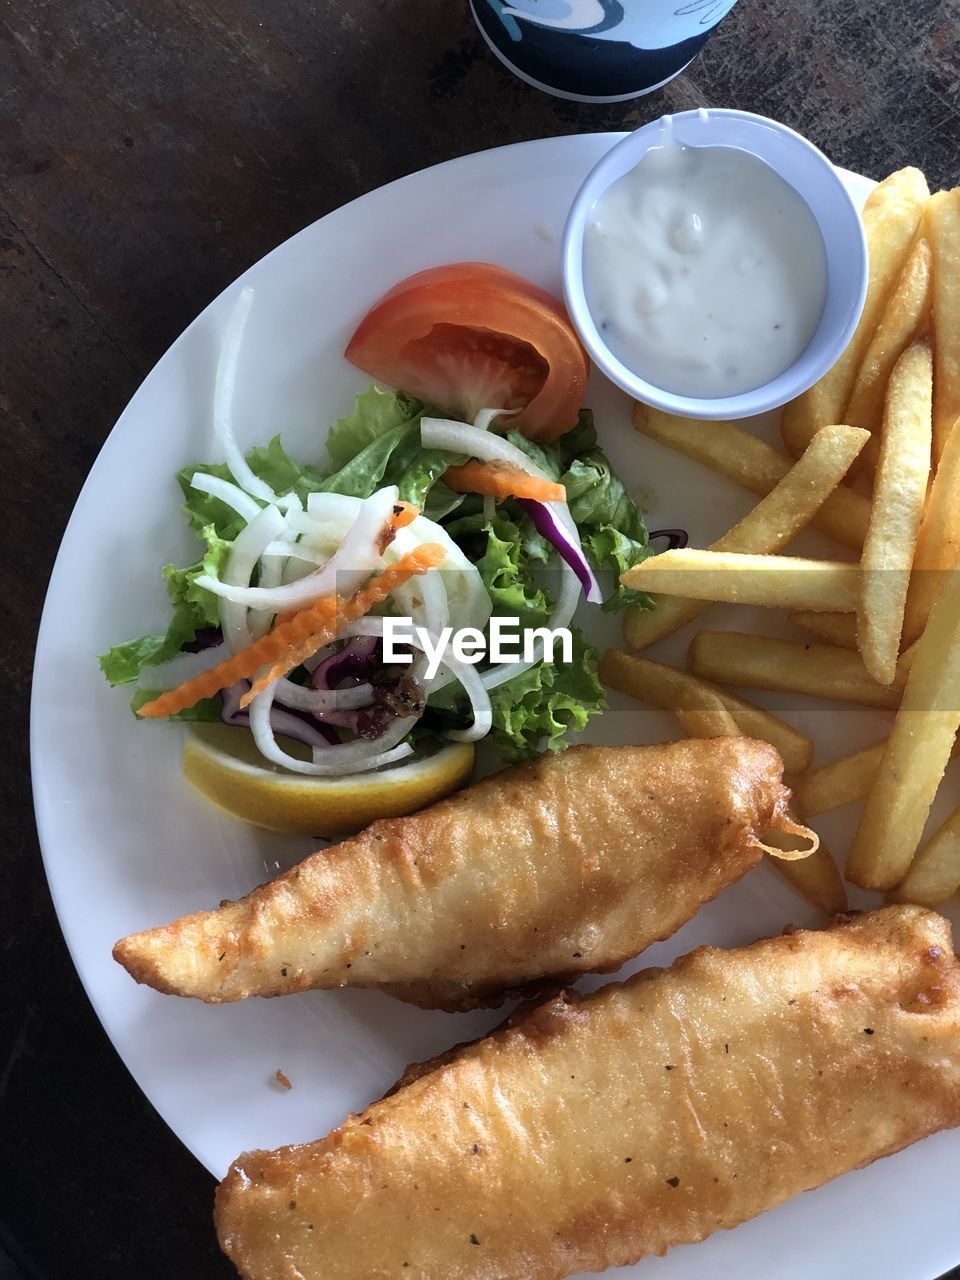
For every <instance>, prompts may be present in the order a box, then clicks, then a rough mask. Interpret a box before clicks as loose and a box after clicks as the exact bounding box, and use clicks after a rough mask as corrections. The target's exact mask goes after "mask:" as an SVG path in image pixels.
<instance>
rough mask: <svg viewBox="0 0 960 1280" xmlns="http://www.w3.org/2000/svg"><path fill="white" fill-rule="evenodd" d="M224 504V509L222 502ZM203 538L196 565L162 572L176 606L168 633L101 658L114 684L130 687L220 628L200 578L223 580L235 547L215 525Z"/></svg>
mask: <svg viewBox="0 0 960 1280" xmlns="http://www.w3.org/2000/svg"><path fill="white" fill-rule="evenodd" d="M197 496H198V497H205V496H206V495H204V494H198V495H197ZM220 505H221V506H223V504H222V503H221V504H220ZM201 536H202V537H203V540H204V542H205V543H206V549H205V550H204V553H203V555H202V557H201V558H200V559H199V560H198V561H196V563H194V564H191V565H189V566H188V567H187V568H186V569H178V568H177V566H176V565H173V564H168V565H166V566H165V567H164V569H163V571H162V573H163V581H164V586H165V587H166V589H167V595H168V596H169V597H170V603H171V604H172V605H173V617H172V618H171V619H170V622H169V623H168V624H167V629H166V631H164V632H161V633H159V634H156V635H146V636H140V637H139V638H137V639H135V640H126V641H124V643H123V644H118V645H114V646H113V648H112V649H109V650H108V651H107V652H106V653H103V654H101V655H100V670H101V671H102V672H103V674H104V675H105V676H106V678H107V680H108V682H109V683H110V684H111V685H118V684H130V683H131V682H132V681H134V680H137V679H138V678H139V676H140V673H141V672H142V671H143V670H144V668H145V667H156V666H159V665H160V664H161V663H164V662H169V661H170V660H171V659H172V658H175V657H176V656H177V654H178V653H179V652H180V650H181V648H182V647H183V646H184V645H185V644H188V643H189V642H190V641H191V640H193V638H194V637H195V636H196V634H197V632H198V631H199V630H200V629H201V628H202V627H210V626H216V625H217V624H218V623H219V621H220V609H219V604H218V601H217V597H216V596H215V595H214V594H213V592H212V591H208V590H207V589H206V588H205V587H198V586H197V583H196V579H197V578H198V577H199V575H200V574H201V573H206V574H209V575H210V576H211V577H213V578H219V576H220V570H221V568H222V567H223V563H224V561H225V559H226V556H227V553H228V552H229V550H230V547H231V545H232V544H231V543H230V542H229V541H227V540H226V539H225V538H221V537H220V536H219V535H218V534H217V530H216V525H213V524H208V525H205V526H204V527H203V529H202V530H201ZM141 705H142V704H141Z"/></svg>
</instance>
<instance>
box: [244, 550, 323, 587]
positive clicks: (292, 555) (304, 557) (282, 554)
mask: <svg viewBox="0 0 960 1280" xmlns="http://www.w3.org/2000/svg"><path fill="white" fill-rule="evenodd" d="M263 555H264V558H265V559H266V558H268V557H269V558H270V559H274V558H278V559H281V560H284V559H292V560H301V561H303V562H304V570H305V571H309V568H310V565H318V564H326V563H327V561H328V560H329V559H330V556H329V554H328V555H324V553H323V552H322V551H317V550H315V549H314V548H313V547H311V546H309V545H308V544H307V543H305V542H283V541H282V540H281V541H278V542H271V543H270V545H269V547H264V549H263ZM286 568H287V566H286V565H285V564H284V565H282V566H281V570H280V580H281V581H283V580H284V579H285V576H286ZM260 585H261V586H263V574H262V573H261V575H260Z"/></svg>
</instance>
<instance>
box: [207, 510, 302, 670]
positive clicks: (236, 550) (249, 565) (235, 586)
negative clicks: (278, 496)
mask: <svg viewBox="0 0 960 1280" xmlns="http://www.w3.org/2000/svg"><path fill="white" fill-rule="evenodd" d="M283 527H284V517H283V516H282V515H281V513H280V512H279V511H278V510H277V508H276V507H273V506H270V507H263V508H262V510H260V511H258V512H257V514H256V515H255V516H254V518H253V519H252V520H251V521H250V523H249V524H246V525H244V526H243V528H242V529H241V530H240V532H239V533H238V534H237V537H236V540H235V541H234V544H233V546H232V547H231V548H230V554H229V556H228V557H227V563H226V566H225V567H224V572H223V579H224V580H223V582H222V583H221V582H219V581H218V580H217V579H216V578H211V577H210V576H209V575H208V574H200V575H199V576H198V577H197V579H196V582H197V585H198V586H201V587H207V588H210V589H212V588H213V587H214V586H215V587H217V588H224V589H226V590H243V589H247V590H249V589H250V588H249V582H250V577H251V575H252V574H253V569H254V566H255V565H256V563H257V561H258V560H259V559H260V557H261V555H262V554H263V552H264V550H265V548H266V547H268V546H269V545H270V543H271V542H273V540H274V539H275V538H277V537H279V535H280V533H281V532H282V530H283ZM216 594H217V595H220V596H222V595H223V591H222V590H219V589H218V591H217V592H216ZM251 622H253V623H256V620H255V619H248V616H247V610H246V607H245V606H244V605H242V604H238V603H235V602H231V601H230V600H226V599H221V601H220V626H221V628H222V629H223V638H224V640H225V641H226V642H227V645H228V647H229V649H230V651H231V653H236V652H237V650H238V649H245V648H246V646H247V645H248V644H250V643H251V642H252V640H253V634H252V631H251Z"/></svg>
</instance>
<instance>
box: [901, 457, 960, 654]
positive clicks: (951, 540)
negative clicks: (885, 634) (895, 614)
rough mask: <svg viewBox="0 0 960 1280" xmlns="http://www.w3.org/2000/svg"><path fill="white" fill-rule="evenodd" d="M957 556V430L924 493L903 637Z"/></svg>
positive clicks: (922, 617) (923, 618) (924, 613)
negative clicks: (926, 492)
mask: <svg viewBox="0 0 960 1280" xmlns="http://www.w3.org/2000/svg"><path fill="white" fill-rule="evenodd" d="M958 560H960V431H953V432H951V433H950V434H949V435H948V437H947V443H946V444H945V445H944V449H943V453H942V454H941V456H940V465H939V466H938V467H937V470H936V474H935V475H934V477H933V484H931V486H930V492H929V493H928V495H927V505H926V508H925V509H924V513H923V521H922V523H921V525H920V536H919V538H918V539H917V550H916V553H915V554H914V557H913V572H912V573H911V575H910V590H909V591H908V593H907V607H906V611H905V613H904V617H903V640H904V641H905V642H906V643H910V642H911V641H913V640H915V639H916V638H917V636H919V635H920V633H921V632H922V631H923V629H924V627H925V626H926V625H927V619H928V618H929V617H930V610H931V609H932V608H933V603H934V601H935V600H936V598H937V596H938V595H939V594H940V590H941V588H942V587H943V584H944V581H945V574H946V572H947V571H948V570H950V569H952V568H953V567H954V565H956V564H957V561H958Z"/></svg>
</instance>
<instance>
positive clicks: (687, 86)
mask: <svg viewBox="0 0 960 1280" xmlns="http://www.w3.org/2000/svg"><path fill="white" fill-rule="evenodd" d="M958 23H960V8H958V4H957V3H956V0H952V2H949V3H947V2H945V3H935V2H934V0H911V3H910V4H909V5H906V4H900V3H896V2H895V0H873V3H868V2H867V0H817V3H815V4H814V3H810V0H741V2H740V4H739V5H738V6H737V8H736V9H735V10H734V12H733V14H732V15H731V16H730V18H729V19H728V20H727V21H726V23H725V24H724V26H723V27H722V28H721V30H720V31H719V32H718V34H717V35H716V36H715V37H714V39H713V41H712V42H711V43H710V44H709V45H708V46H707V48H706V50H705V52H704V53H703V54H702V55H701V57H700V58H698V59H697V60H696V61H695V62H694V63H693V64H692V66H691V67H690V68H689V69H688V70H687V72H686V73H685V74H684V75H682V76H681V77H680V78H679V79H677V80H675V81H674V82H673V83H672V84H671V85H669V86H668V87H667V88H666V89H665V90H663V91H662V92H660V93H657V94H655V95H654V96H653V97H651V98H648V99H640V100H638V101H636V102H634V103H626V104H622V105H618V106H609V107H591V106H581V105H577V104H574V103H568V102H561V101H557V100H554V99H551V98H548V97H546V96H544V95H542V94H540V93H538V92H537V91H535V90H533V89H529V88H527V87H526V86H525V85H523V84H522V83H520V82H519V81H518V80H516V79H514V78H512V77H511V75H510V74H509V73H508V72H507V71H505V70H504V69H503V68H502V67H501V66H500V65H499V64H498V63H497V62H495V60H494V59H493V57H492V56H491V55H490V54H489V53H488V52H487V50H486V48H485V47H484V46H483V44H482V42H481V40H480V38H479V36H478V35H477V33H476V31H475V30H474V28H473V26H472V24H471V21H470V19H469V17H468V14H467V5H466V0H446V3H437V2H436V0H352V2H351V0H229V2H228V0H149V3H139V4H138V3H133V2H132V0H66V2H64V0H5V3H4V4H3V6H2V9H0V50H2V52H0V111H2V126H0V153H2V159H0V364H2V374H0V413H2V415H3V433H2V446H0V447H2V455H0V457H2V463H0V474H2V483H3V503H2V506H0V519H2V522H3V526H4V534H3V537H4V555H3V557H2V568H0V572H2V575H3V586H2V592H0V599H2V602H3V612H4V619H3V627H2V635H0V664H2V670H3V672H4V675H5V678H6V681H7V688H8V693H7V695H6V697H5V700H4V706H5V708H6V709H9V710H10V711H11V717H10V719H9V720H8V721H7V722H6V723H7V725H8V727H10V729H11V730H12V732H11V734H10V736H9V738H8V739H7V745H6V747H5V754H6V758H7V761H8V764H7V767H6V768H5V769H4V770H3V772H2V775H0V789H2V790H0V813H2V815H3V825H4V831H5V838H4V841H3V852H2V859H3V870H2V875H0V885H2V890H3V897H2V903H0V911H2V916H0V921H2V926H3V927H2V933H0V953H2V955H3V966H2V979H0V981H2V987H0V1105H2V1107H3V1115H2V1118H0V1277H3V1278H4V1280H6V1277H7V1276H18V1275H23V1276H29V1277H34V1276H37V1277H44V1278H45V1280H47V1278H48V1280H86V1278H87V1277H90V1278H91V1280H129V1278H130V1277H133V1276H136V1277H137V1278H138V1280H152V1278H154V1277H155V1278H156V1280H171V1277H180V1276H183V1277H190V1280H206V1278H208V1277H209V1278H211V1280H212V1278H213V1277H227V1276H229V1275H232V1274H233V1273H232V1270H231V1268H230V1267H229V1266H228V1264H227V1263H226V1262H225V1261H224V1260H223V1259H222V1258H221V1257H220V1255H219V1253H218V1251H217V1248H216V1244H215V1241H214V1236H213V1231H212V1227H211V1223H210V1204H211V1192H212V1181H211V1179H210V1178H209V1176H208V1175H207V1174H206V1173H205V1172H204V1171H203V1170H202V1169H201V1168H200V1167H199V1165H197V1164H196V1163H195V1161H194V1160H193V1159H192V1157H191V1156H189V1155H188V1154H187V1152H186V1151H185V1150H184V1149H183V1148H182V1147H181V1146H180V1144H179V1143H178V1142H177V1140H176V1139H175V1138H174V1137H173V1136H172V1135H171V1134H170V1133H169V1132H168V1131H167V1130H166V1128H165V1126H164V1125H163V1123H162V1122H161V1121H160V1119H159V1118H158V1117H157V1116H156V1115H155V1114H154V1113H153V1111H152V1110H151V1108H150V1107H149V1106H148V1104H147V1103H146V1102H145V1100H144V1099H143V1097H142V1096H141V1095H140V1093H139V1092H138V1090H137V1089H136V1087H135V1086H134V1084H133V1082H132V1081H131V1080H130V1078H129V1076H128V1075H127V1073H126V1071H125V1069H124V1067H123V1066H122V1064H121V1063H120V1061H119V1059H118V1058H117V1056H116V1054H115V1053H114V1052H113V1050H112V1049H111V1047H110V1045H109V1043H108V1042H107V1039H106V1037H105V1036H104V1034H103V1032H102V1031H101V1029H100V1026H99V1024H98V1022H97V1020H96V1018H95V1017H94V1014H93V1012H92V1011H91V1009H90V1007H89V1005H88V1003H87V1001H86V997H85V996H84V994H83V992H82V990H81V988H80V985H79V983H78V981H77V978H76V976H75V974H74V971H73V968H72V966H71V964H70V960H69V957H68V955H67V952H66V949H65V947H64V944H63V941H62V939H61V937H60V933H59V930H58V927H57V923H56V919H55V916H54V913H53V910H52V907H51V904H50V898H49V895H48V892H47V888H46V884H45V882H44V878H43V871H42V868H41V864H40V858H39V852H38V849H37V842H36V835H35V831H34V825H33V814H32V809H31V805H30V792H29V775H28V766H27V695H28V689H29V683H30V667H31V654H32V648H33V641H34V636H35V633H36V628H37V624H38V621H39V616H40V609H41V605H42V601H43V594H44V588H45V584H46V579H47V576H48V574H49V571H50V567H51V565H52V563H53V558H54V555H55V553H56V549H57V543H58V541H59V538H60V535H61V533H62V531H63V527H64V525H65V523H66V520H67V517H68V515H69V513H70V509H71V506H72V505H73V502H74V500H75V498H76V496H77V493H78V492H79V489H80V486H81V485H82V483H83V480H84V477H85V475H86V473H87V470H88V468H89V467H90V465H91V463H92V462H93V460H94V457H95V456H96V453H97V450H98V449H99V447H100V445H101V444H102V442H103V440H104V438H105V436H106V434H107V432H108V431H109V430H110V428H111V426H112V424H113V422H114V420H115V419H116V418H117V416H118V414H119V413H120V411H121V409H122V408H123V406H124V404H125V403H126V401H127V400H128V399H129V397H130V396H131V394H132V393H133V391H134V390H135V388H136V387H137V384H138V383H139V382H140V380H141V379H142V378H143V377H144V375H145V374H146V373H147V371H148V370H149V369H150V367H151V366H152V364H153V363H154V361H155V360H156V359H157V358H158V357H159V356H160V355H161V353H162V352H163V351H164V349H165V348H166V347H167V346H168V345H169V344H170V342H172V340H173V339H174V338H175V337H176V336H177V334H178V333H179V332H180V331H181V330H182V329H183V328H184V326H185V325H186V324H187V323H188V322H189V321H190V320H191V319H192V318H193V317H194V315H196V313H197V312H198V311H200V310H201V309H202V308H203V307H204V306H205V305H206V303H207V302H208V301H209V300H210V299H211V298H212V297H213V296H214V295H215V294H216V293H218V292H219V291H220V290H221V289H222V288H223V287H224V286H225V285H226V284H228V283H229V282H230V281H231V280H232V279H233V278H234V277H235V276H236V275H237V274H238V273H239V272H240V271H242V270H243V269H244V268H245V267H246V266H248V265H249V264H250V263H251V262H253V261H254V260H255V259H257V258H259V257H260V256H261V255H262V254H264V253H265V252H266V251H267V250H268V249H270V248H272V247H273V246H274V245H275V244H277V243H278V242H279V241H281V240H283V239H284V238H285V237H287V236H289V235H290V234H291V233H292V232H294V231H297V230H298V229H299V228H300V227H302V226H304V225H305V224H306V223H309V222H311V221H312V220H313V219H315V218H318V217H320V216H321V215H322V214H324V213H327V212H328V211H329V210H330V209H333V208H335V207H336V206H338V205H340V204H342V203H344V202H345V201H347V200H351V199H353V197H354V196H358V195H360V194H361V193H362V192H365V191H368V190H370V189H371V188H372V187H377V186H379V185H380V184H381V183H384V182H387V181H389V180H390V179H391V178H395V177H398V176H399V175H401V174H405V173H410V172H412V171H413V170H416V169H420V168H422V167H423V166H425V165H430V164H434V163H435V162H437V161H440V160H446V159H448V158H449V157H451V156H457V155H461V154H463V153H466V152H471V151H474V150H477V149H480V148H484V147H492V146H497V145H499V144H501V143H507V142H515V141H517V140H519V139H523V138H536V137H541V136H545V135H549V134H557V133H575V132H581V131H591V130H602V129H628V128H633V127H635V126H637V125H639V124H642V123H643V122H644V121H646V120H649V119H651V118H653V117H655V116H656V115H659V114H660V113H662V112H663V111H667V110H672V111H677V110H683V109H685V108H689V107H695V106H707V105H712V106H713V105H719V106H732V107H742V108H748V109H751V110H754V111H759V112H763V113H766V114H768V115H772V116H776V117H778V118H779V119H781V120H783V121H785V122H786V123H787V124H789V125H792V126H794V127H795V128H797V129H799V130H801V131H802V132H803V133H805V134H806V135H807V136H808V137H810V138H811V139H812V140H813V141H814V142H816V143H817V144H818V145H819V146H821V147H822V148H823V149H824V150H825V151H826V152H827V153H828V154H829V155H830V156H831V157H832V158H833V159H834V160H835V161H837V162H838V163H839V164H842V165H846V166H848V167H850V168H852V169H857V170H859V171H860V172H862V173H866V174H869V175H871V176H873V177H880V176H882V175H883V174H884V173H886V172H888V171H889V170H891V169H893V168H895V167H897V166H899V165H902V164H904V163H907V162H909V163H913V164H918V165H921V166H923V167H924V168H925V169H926V171H927V173H928V175H929V178H930V182H931V185H934V184H937V185H949V184H952V183H953V182H955V181H956V180H957V172H958V168H960V130H958V114H960V104H958V98H957V84H958V80H960V44H958V41H957V37H956V33H957V30H958ZM318 305H322V300H319V299H318ZM77 857H79V858H82V857H83V850H82V849H78V850H77ZM95 908H96V904H95V903H92V904H91V909H92V910H95ZM954 1275H960V1271H957V1272H955V1273H954Z"/></svg>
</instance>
